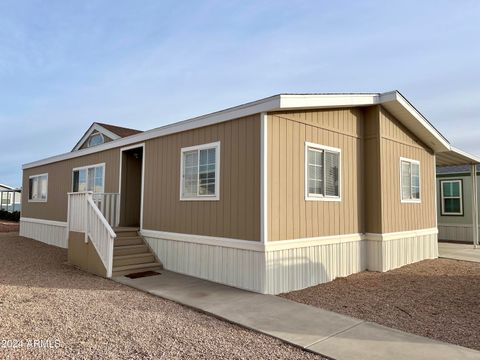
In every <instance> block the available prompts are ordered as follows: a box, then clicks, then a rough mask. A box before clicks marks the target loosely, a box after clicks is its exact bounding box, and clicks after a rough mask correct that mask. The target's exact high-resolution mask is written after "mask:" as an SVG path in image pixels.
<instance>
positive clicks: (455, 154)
mask: <svg viewBox="0 0 480 360" xmlns="http://www.w3.org/2000/svg"><path fill="white" fill-rule="evenodd" d="M475 164H480V157H478V156H475V155H472V154H469V153H467V152H465V151H463V150H460V149H457V148H454V147H452V148H451V150H450V151H444V152H440V153H437V154H436V165H437V166H454V165H475Z"/></svg>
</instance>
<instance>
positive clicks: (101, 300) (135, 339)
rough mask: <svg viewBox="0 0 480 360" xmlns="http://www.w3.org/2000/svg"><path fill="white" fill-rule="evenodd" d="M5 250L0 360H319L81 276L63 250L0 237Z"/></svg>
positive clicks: (0, 259)
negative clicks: (56, 359)
mask: <svg viewBox="0 0 480 360" xmlns="http://www.w3.org/2000/svg"><path fill="white" fill-rule="evenodd" d="M0 249H1V252H0V321H1V326H0V342H1V343H0V357H1V358H2V359H9V358H10V359H19V358H24V359H34V358H50V359H51V358H83V359H85V358H114V359H123V358H129V359H148V358H155V359H192V358H195V359H251V358H255V359H273V358H276V359H320V357H319V356H316V355H314V354H312V353H309V352H305V351H303V350H301V349H298V348H295V347H293V346H290V345H287V344H284V343H282V342H281V341H279V340H276V339H273V338H271V337H268V336H265V335H262V334H258V333H255V332H253V331H250V330H246V329H244V328H241V327H239V326H236V325H233V324H230V323H228V322H225V321H222V320H219V319H216V318H214V317H211V316H208V315H206V314H202V313H199V312H196V311H194V310H192V309H189V308H186V307H184V306H181V305H178V304H176V303H174V302H171V301H168V300H164V299H161V298H157V297H154V296H151V295H148V294H145V293H142V292H140V291H137V290H134V289H131V288H129V287H126V286H123V285H120V284H117V283H115V282H113V281H109V280H106V279H103V278H100V277H96V276H93V275H90V274H87V273H84V272H82V271H79V270H77V269H75V268H73V267H71V266H69V265H67V264H66V260H67V258H66V251H65V250H63V249H59V248H56V247H52V246H48V245H45V244H42V243H39V242H36V241H33V240H29V239H25V238H21V237H18V236H13V235H11V234H2V235H0ZM7 340H11V341H14V343H13V344H12V342H11V341H10V342H8V341H7ZM33 340H43V341H44V342H43V344H40V345H41V346H42V347H40V348H39V343H38V342H37V343H35V342H32V341H33ZM45 340H48V341H50V342H49V343H47V342H46V341H45ZM15 341H16V342H15ZM58 344H59V345H60V347H58V348H56V349H55V348H45V347H46V346H47V347H48V346H52V347H55V345H58ZM12 345H14V346H17V348H16V349H12V348H11V346H12Z"/></svg>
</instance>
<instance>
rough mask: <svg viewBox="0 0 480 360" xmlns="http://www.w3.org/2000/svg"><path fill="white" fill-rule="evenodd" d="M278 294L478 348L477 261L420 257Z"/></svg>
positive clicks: (479, 293)
mask: <svg viewBox="0 0 480 360" xmlns="http://www.w3.org/2000/svg"><path fill="white" fill-rule="evenodd" d="M280 296H282V297H284V298H287V299H290V300H294V301H298V302H301V303H304V304H308V305H313V306H317V307H320V308H323V309H326V310H331V311H335V312H338V313H342V314H346V315H350V316H353V317H356V318H360V319H363V320H367V321H372V322H376V323H378V324H382V325H385V326H389V327H392V328H396V329H399V330H403V331H406V332H410V333H413V334H417V335H421V336H426V337H429V338H432V339H437V340H441V341H446V342H449V343H452V344H457V345H461V346H466V347H469V348H473V349H477V350H480V331H479V327H480V263H473V262H466V261H457V260H447V259H436V260H425V261H421V262H419V263H416V264H412V265H407V266H404V267H402V268H400V269H396V270H392V271H389V272H386V273H377V272H362V273H359V274H354V275H351V276H348V277H346V278H339V279H336V280H334V281H332V282H329V283H326V284H321V285H318V286H314V287H311V288H307V289H304V290H300V291H294V292H291V293H288V294H282V295H280Z"/></svg>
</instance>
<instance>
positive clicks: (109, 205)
mask: <svg viewBox="0 0 480 360" xmlns="http://www.w3.org/2000/svg"><path fill="white" fill-rule="evenodd" d="M93 202H94V203H95V205H97V207H98V209H99V210H100V211H101V212H102V214H103V216H104V217H105V219H107V221H108V223H109V224H110V226H112V227H117V226H118V224H119V222H120V194H118V193H94V194H93Z"/></svg>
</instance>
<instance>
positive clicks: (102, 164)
mask: <svg viewBox="0 0 480 360" xmlns="http://www.w3.org/2000/svg"><path fill="white" fill-rule="evenodd" d="M96 167H102V182H103V183H102V187H103V192H104V193H105V163H100V164H94V165H86V166H80V167H76V168H73V169H72V186H71V189H72V192H74V191H73V173H74V172H75V171H79V170H85V169H90V168H96ZM99 194H100V193H99Z"/></svg>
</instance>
